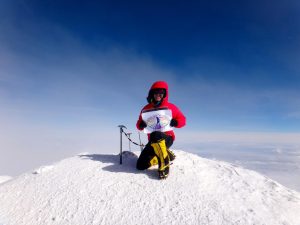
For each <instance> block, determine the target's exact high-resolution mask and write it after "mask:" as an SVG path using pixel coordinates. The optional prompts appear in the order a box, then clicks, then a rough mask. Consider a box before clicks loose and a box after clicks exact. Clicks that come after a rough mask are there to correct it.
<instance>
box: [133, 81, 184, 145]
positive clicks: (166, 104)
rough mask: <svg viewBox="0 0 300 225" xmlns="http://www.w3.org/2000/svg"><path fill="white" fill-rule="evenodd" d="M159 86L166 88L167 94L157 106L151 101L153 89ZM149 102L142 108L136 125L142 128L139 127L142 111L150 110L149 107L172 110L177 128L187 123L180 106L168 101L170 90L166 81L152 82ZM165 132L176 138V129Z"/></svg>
mask: <svg viewBox="0 0 300 225" xmlns="http://www.w3.org/2000/svg"><path fill="white" fill-rule="evenodd" d="M157 88H163V89H165V90H166V95H165V97H164V98H163V100H162V102H161V104H160V105H159V106H158V107H155V105H154V103H153V102H151V101H150V100H151V98H152V97H153V96H152V95H153V89H157ZM147 99H148V102H150V103H149V104H147V105H145V106H144V108H143V109H142V110H141V112H140V115H139V119H138V121H137V123H136V127H137V128H138V129H139V130H141V129H140V128H139V124H140V122H141V120H142V113H143V112H145V111H148V110H149V109H159V108H168V109H169V110H171V111H172V118H173V119H175V120H176V121H177V122H178V124H177V126H176V128H181V127H183V126H184V125H185V116H184V115H183V114H182V112H181V111H180V110H179V108H178V107H177V106H175V105H174V104H172V103H169V102H168V99H169V90H168V84H167V83H166V82H164V81H157V82H155V83H154V84H152V86H151V88H150V90H149V94H148V98H147ZM165 134H167V135H169V136H171V137H172V138H173V140H175V134H174V131H173V130H171V131H166V132H165ZM149 136H150V135H148V138H149Z"/></svg>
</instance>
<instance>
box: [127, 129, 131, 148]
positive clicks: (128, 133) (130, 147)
mask: <svg viewBox="0 0 300 225" xmlns="http://www.w3.org/2000/svg"><path fill="white" fill-rule="evenodd" d="M131 134H132V133H127V135H128V142H129V151H131V147H130V140H131V139H130V135H131Z"/></svg>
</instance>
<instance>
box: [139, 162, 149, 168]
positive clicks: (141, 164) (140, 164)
mask: <svg viewBox="0 0 300 225" xmlns="http://www.w3.org/2000/svg"><path fill="white" fill-rule="evenodd" d="M136 168H137V169H138V170H146V169H148V168H149V166H147V165H145V164H143V163H139V162H137V164H136Z"/></svg>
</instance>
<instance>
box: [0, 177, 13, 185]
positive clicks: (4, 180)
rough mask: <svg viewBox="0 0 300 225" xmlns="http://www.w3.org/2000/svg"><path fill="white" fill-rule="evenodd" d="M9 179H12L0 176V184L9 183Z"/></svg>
mask: <svg viewBox="0 0 300 225" xmlns="http://www.w3.org/2000/svg"><path fill="white" fill-rule="evenodd" d="M11 179H12V177H10V176H0V184H1V183H4V182H6V181H9V180H11Z"/></svg>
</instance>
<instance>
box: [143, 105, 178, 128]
mask: <svg viewBox="0 0 300 225" xmlns="http://www.w3.org/2000/svg"><path fill="white" fill-rule="evenodd" d="M142 119H143V120H144V121H145V122H146V124H147V127H146V128H145V129H144V132H145V133H146V134H149V133H152V132H153V131H161V132H165V131H169V130H173V127H171V126H170V121H171V119H172V111H171V110H169V109H157V110H153V111H149V112H143V113H142Z"/></svg>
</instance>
